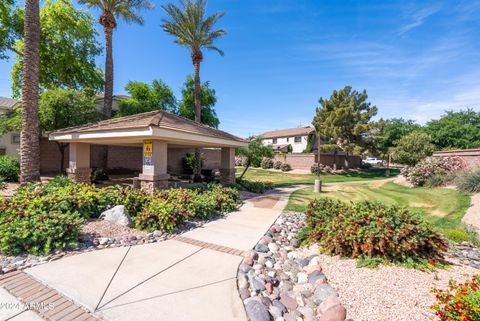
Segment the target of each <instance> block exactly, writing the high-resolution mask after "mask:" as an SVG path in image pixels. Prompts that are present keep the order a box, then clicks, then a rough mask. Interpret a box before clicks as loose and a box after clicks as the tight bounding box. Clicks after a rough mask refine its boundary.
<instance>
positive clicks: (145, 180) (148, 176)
mask: <svg viewBox="0 0 480 321" xmlns="http://www.w3.org/2000/svg"><path fill="white" fill-rule="evenodd" d="M167 157H168V150H167V143H166V142H163V141H159V140H145V141H143V166H142V174H140V175H139V181H140V188H141V189H144V190H146V191H147V192H150V193H153V192H154V191H155V190H156V189H158V188H167V187H168V179H169V178H170V175H168V173H167V160H168V158H167Z"/></svg>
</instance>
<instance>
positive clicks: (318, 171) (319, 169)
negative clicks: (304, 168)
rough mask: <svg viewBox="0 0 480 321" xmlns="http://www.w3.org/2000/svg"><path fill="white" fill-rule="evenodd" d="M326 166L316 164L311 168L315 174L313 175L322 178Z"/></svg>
mask: <svg viewBox="0 0 480 321" xmlns="http://www.w3.org/2000/svg"><path fill="white" fill-rule="evenodd" d="M324 168H325V166H324V165H323V164H321V163H314V164H313V165H312V166H311V167H310V172H311V173H312V174H313V175H316V176H320V175H321V174H322V173H323V170H324Z"/></svg>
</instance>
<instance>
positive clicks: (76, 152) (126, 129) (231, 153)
mask: <svg viewBox="0 0 480 321" xmlns="http://www.w3.org/2000/svg"><path fill="white" fill-rule="evenodd" d="M49 139H50V140H51V141H58V142H65V143H70V146H69V163H68V169H67V173H68V175H69V177H71V178H73V179H75V180H78V181H88V180H89V179H90V174H91V164H90V159H91V158H90V150H91V145H110V146H112V145H113V146H126V147H142V146H143V148H142V149H136V150H139V151H140V152H142V151H143V153H142V154H143V155H142V158H143V164H142V169H141V170H142V172H141V174H140V175H139V176H138V178H136V180H135V182H134V185H135V184H136V183H138V185H139V186H140V187H142V188H143V189H147V190H152V189H154V188H157V187H167V186H169V185H170V184H169V183H170V182H171V180H172V178H173V177H172V176H171V175H170V174H171V173H169V172H168V166H167V165H168V155H169V154H170V153H169V149H175V148H209V149H217V150H218V151H219V153H218V154H217V155H219V168H218V170H219V172H220V180H221V182H222V183H232V182H234V181H235V148H238V147H244V146H246V145H247V142H246V141H245V140H243V139H242V138H239V137H236V136H234V135H231V134H229V133H226V132H224V131H221V130H217V129H214V128H211V127H208V126H205V125H203V124H199V123H196V122H194V121H192V120H189V119H186V118H183V117H180V116H178V115H175V114H172V113H168V112H165V111H153V112H148V113H143V114H137V115H132V116H127V117H121V118H115V119H109V120H105V121H100V122H97V123H92V124H86V125H82V126H77V127H72V128H66V129H62V130H57V131H54V132H51V133H49ZM132 157H133V155H132Z"/></svg>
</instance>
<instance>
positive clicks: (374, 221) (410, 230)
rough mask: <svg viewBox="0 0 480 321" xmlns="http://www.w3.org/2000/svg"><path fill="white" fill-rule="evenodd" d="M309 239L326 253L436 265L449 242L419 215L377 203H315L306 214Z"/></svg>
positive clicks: (321, 201) (313, 202) (322, 200)
mask: <svg viewBox="0 0 480 321" xmlns="http://www.w3.org/2000/svg"><path fill="white" fill-rule="evenodd" d="M305 222H306V226H307V230H308V233H307V239H308V240H310V241H314V242H318V243H319V244H320V246H321V248H322V250H323V251H324V252H326V253H327V254H334V255H340V256H343V257H349V258H379V259H382V260H385V261H388V262H408V261H415V262H424V263H429V264H435V263H437V262H438V261H439V260H440V259H442V258H443V252H444V251H446V250H447V241H446V240H445V238H444V237H442V236H441V235H440V234H439V233H438V232H436V231H435V230H434V229H433V227H432V226H431V225H430V224H429V223H428V222H426V221H424V220H423V219H422V218H421V217H420V216H419V215H417V214H416V213H413V212H411V211H410V210H408V209H406V208H401V207H397V206H385V205H383V204H380V203H377V202H369V201H364V202H358V203H345V202H341V201H337V200H332V199H329V198H321V199H317V200H314V201H312V202H311V203H310V204H309V206H308V209H307V212H306V219H305Z"/></svg>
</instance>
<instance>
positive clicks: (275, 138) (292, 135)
mask: <svg viewBox="0 0 480 321" xmlns="http://www.w3.org/2000/svg"><path fill="white" fill-rule="evenodd" d="M313 131H314V129H313V127H309V126H307V127H298V128H287V129H281V130H273V131H269V132H266V133H263V134H261V135H260V138H261V139H262V142H263V144H264V145H271V146H272V148H273V150H274V151H275V152H288V146H289V145H291V146H292V153H302V152H303V151H304V150H305V149H306V148H307V142H308V135H309V134H311V133H312V132H313Z"/></svg>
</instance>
